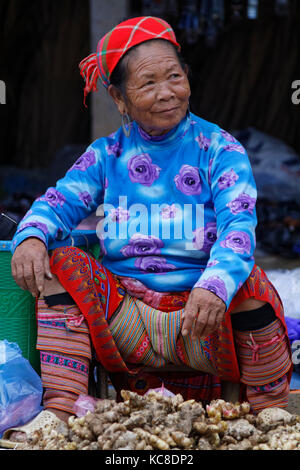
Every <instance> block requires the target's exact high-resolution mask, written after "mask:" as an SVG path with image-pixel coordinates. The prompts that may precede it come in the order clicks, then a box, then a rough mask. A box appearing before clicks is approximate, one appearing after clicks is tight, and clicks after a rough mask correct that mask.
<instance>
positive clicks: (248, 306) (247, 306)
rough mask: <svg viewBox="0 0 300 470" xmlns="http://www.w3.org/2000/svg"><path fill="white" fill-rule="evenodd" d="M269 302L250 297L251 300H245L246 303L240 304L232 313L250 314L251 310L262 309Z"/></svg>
mask: <svg viewBox="0 0 300 470" xmlns="http://www.w3.org/2000/svg"><path fill="white" fill-rule="evenodd" d="M266 303H267V302H265V301H263V300H258V299H255V298H254V297H250V298H249V299H246V300H244V302H242V303H240V304H239V305H238V306H237V307H236V308H234V309H233V310H232V311H231V312H230V313H231V314H233V313H237V312H248V311H250V310H256V309H257V308H260V307H262V306H263V305H265V304H266Z"/></svg>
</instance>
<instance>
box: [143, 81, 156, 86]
mask: <svg viewBox="0 0 300 470" xmlns="http://www.w3.org/2000/svg"><path fill="white" fill-rule="evenodd" d="M153 84H154V81H153V80H148V82H146V83H144V86H151V85H153Z"/></svg>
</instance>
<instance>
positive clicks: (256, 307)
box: [231, 298, 291, 413]
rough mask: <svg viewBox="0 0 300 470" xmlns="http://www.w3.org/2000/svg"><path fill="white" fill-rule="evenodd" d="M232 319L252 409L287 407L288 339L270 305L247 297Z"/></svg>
mask: <svg viewBox="0 0 300 470" xmlns="http://www.w3.org/2000/svg"><path fill="white" fill-rule="evenodd" d="M231 321H232V327H233V333H234V339H235V342H236V352H237V357H238V362H239V366H240V372H241V382H242V383H244V384H245V385H246V395H247V400H248V401H249V402H250V404H251V407H252V410H253V411H254V412H255V413H257V412H259V411H260V410H262V409H263V408H266V407H270V406H279V407H286V406H287V404H288V396H289V383H288V378H287V372H288V370H289V369H290V367H291V359H290V353H289V348H288V338H287V337H286V334H285V331H284V327H283V325H282V323H281V321H280V320H279V319H277V317H276V314H275V312H274V310H273V308H272V306H271V304H269V303H267V302H263V301H260V300H257V299H254V298H250V299H247V300H246V301H245V302H243V303H241V304H240V305H239V306H238V307H237V308H235V309H234V310H233V312H232V317H231Z"/></svg>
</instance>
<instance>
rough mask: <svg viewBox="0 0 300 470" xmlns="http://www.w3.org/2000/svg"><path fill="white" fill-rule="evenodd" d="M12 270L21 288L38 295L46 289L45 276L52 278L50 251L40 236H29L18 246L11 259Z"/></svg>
mask: <svg viewBox="0 0 300 470" xmlns="http://www.w3.org/2000/svg"><path fill="white" fill-rule="evenodd" d="M11 272H12V275H13V278H14V280H15V281H16V283H17V284H18V286H20V287H21V289H24V290H29V291H30V292H31V294H32V295H33V296H34V297H37V296H38V295H39V294H40V293H41V292H42V291H43V290H44V283H45V277H46V278H48V279H52V274H51V270H50V264H49V256H48V251H47V248H46V246H45V244H44V243H43V242H42V241H41V240H39V239H38V238H27V239H26V240H25V241H24V242H22V243H21V244H20V245H19V246H17V248H16V250H15V252H14V255H13V257H12V260H11Z"/></svg>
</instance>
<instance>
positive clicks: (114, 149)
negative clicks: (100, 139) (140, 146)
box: [106, 142, 122, 157]
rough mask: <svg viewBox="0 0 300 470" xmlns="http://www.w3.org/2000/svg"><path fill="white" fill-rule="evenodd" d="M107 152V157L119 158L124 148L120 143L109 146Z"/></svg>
mask: <svg viewBox="0 0 300 470" xmlns="http://www.w3.org/2000/svg"><path fill="white" fill-rule="evenodd" d="M106 151H107V155H112V156H114V157H119V156H120V155H121V153H122V147H121V145H120V143H119V142H116V143H115V144H112V145H107V146H106Z"/></svg>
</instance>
